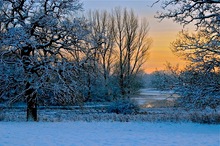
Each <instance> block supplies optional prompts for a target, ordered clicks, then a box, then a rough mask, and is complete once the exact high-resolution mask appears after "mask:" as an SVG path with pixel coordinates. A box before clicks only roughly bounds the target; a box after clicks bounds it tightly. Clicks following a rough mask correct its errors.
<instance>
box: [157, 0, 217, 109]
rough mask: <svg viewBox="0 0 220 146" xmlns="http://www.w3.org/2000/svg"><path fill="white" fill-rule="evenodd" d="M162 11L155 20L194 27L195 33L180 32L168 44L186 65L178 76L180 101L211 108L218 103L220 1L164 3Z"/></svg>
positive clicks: (187, 0) (173, 1) (175, 0)
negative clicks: (165, 20) (166, 19)
mask: <svg viewBox="0 0 220 146" xmlns="http://www.w3.org/2000/svg"><path fill="white" fill-rule="evenodd" d="M159 1H160V0H159ZM157 2H158V1H157ZM162 8H163V9H164V11H163V12H158V14H157V16H156V18H159V19H161V20H162V19H164V18H168V19H173V20H174V21H175V22H177V23H180V24H182V25H183V26H186V25H188V24H194V25H195V26H196V27H195V28H196V32H195V33H189V32H188V31H185V30H183V31H182V32H180V34H179V36H178V38H177V39H176V41H174V42H173V43H172V51H173V52H174V53H176V54H177V55H179V56H181V57H183V58H184V59H186V60H188V61H189V62H190V65H188V66H187V68H186V70H185V71H183V72H182V73H181V74H180V77H179V81H180V83H179V88H177V89H178V92H179V94H181V96H182V97H183V98H182V99H183V100H182V101H183V102H188V103H191V104H192V105H193V104H194V105H196V106H197V107H205V106H212V107H213V108H215V107H216V105H219V104H220V97H219V91H218V90H217V89H219V87H220V86H219V85H220V80H219V67H220V51H219V50H220V1H219V0H181V1H179V0H166V1H163V2H162Z"/></svg>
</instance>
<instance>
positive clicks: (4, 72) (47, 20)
mask: <svg viewBox="0 0 220 146" xmlns="http://www.w3.org/2000/svg"><path fill="white" fill-rule="evenodd" d="M0 4H1V9H0V53H1V54H0V57H1V58H0V59H1V60H0V63H1V70H0V71H1V76H0V78H1V86H0V87H1V89H0V90H1V91H0V97H1V98H4V99H6V98H7V99H9V101H10V103H11V102H14V101H16V100H19V99H25V100H26V101H27V120H35V121H36V120H37V100H42V98H48V100H51V99H52V101H51V102H57V101H59V102H62V103H63V104H65V103H66V102H71V103H75V102H77V100H78V97H80V95H81V93H80V90H79V89H78V88H80V86H81V84H80V83H79V82H77V81H76V79H77V75H78V71H79V69H78V67H80V64H79V63H78V62H77V61H76V58H75V54H76V52H82V54H83V52H85V51H84V50H85V49H84V48H86V36H87V34H88V31H87V25H86V24H85V21H84V20H82V18H78V17H76V14H77V11H79V10H80V9H81V8H82V7H81V3H80V2H79V1H78V0H4V1H1V2H0ZM40 97H41V98H40ZM51 97H53V98H51Z"/></svg>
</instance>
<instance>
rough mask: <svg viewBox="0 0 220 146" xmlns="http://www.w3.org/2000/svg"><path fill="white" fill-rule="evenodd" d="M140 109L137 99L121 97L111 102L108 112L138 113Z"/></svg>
mask: <svg viewBox="0 0 220 146" xmlns="http://www.w3.org/2000/svg"><path fill="white" fill-rule="evenodd" d="M138 111H139V106H138V104H137V103H136V101H134V100H131V99H119V100H116V101H115V102H113V103H112V104H110V106H109V107H108V108H107V112H109V113H116V114H124V115H125V114H136V113H137V112H138Z"/></svg>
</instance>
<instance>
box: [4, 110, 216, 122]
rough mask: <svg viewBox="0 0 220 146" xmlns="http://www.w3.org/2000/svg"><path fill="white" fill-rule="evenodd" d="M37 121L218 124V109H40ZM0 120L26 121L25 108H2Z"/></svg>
mask: <svg viewBox="0 0 220 146" xmlns="http://www.w3.org/2000/svg"><path fill="white" fill-rule="evenodd" d="M38 112H39V115H38V116H39V121H40V122H45V121H50V122H67V121H69V122H72V121H90V122H91V121H96V122H112V121H118V122H196V123H209V124H220V110H218V111H213V110H204V111H201V110H191V111H186V110H184V109H181V108H149V109H145V110H142V111H140V113H139V114H135V115H129V114H127V115H123V114H116V113H107V112H105V111H102V110H95V109H85V110H63V109H41V110H39V111H38ZM0 121H5V122H6V121H13V122H24V121H26V110H25V109H4V110H2V111H1V112H0Z"/></svg>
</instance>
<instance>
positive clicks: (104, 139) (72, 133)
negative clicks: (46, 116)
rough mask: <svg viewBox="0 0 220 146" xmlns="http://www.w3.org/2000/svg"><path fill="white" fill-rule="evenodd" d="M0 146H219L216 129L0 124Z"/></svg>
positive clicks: (174, 125) (187, 125)
mask: <svg viewBox="0 0 220 146" xmlns="http://www.w3.org/2000/svg"><path fill="white" fill-rule="evenodd" d="M0 129H1V131H0V146H15V145H20V146H88V145H90V146H93V145H94V146H190V145H192V146H219V145H220V126H219V125H206V124H195V123H170V122H163V123H148V122H38V123H35V122H28V123H27V122H1V123H0Z"/></svg>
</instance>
